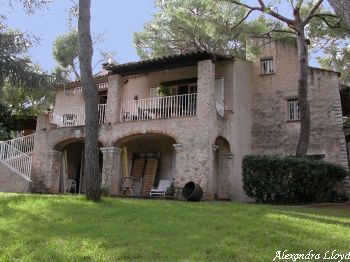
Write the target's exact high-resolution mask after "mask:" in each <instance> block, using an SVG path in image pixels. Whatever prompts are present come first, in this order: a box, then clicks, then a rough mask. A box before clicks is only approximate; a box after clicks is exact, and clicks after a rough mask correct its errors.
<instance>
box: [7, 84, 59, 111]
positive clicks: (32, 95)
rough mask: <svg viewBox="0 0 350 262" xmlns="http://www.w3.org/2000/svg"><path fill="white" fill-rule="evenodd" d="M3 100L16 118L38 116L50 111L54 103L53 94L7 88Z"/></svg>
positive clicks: (21, 88) (45, 90)
mask: <svg viewBox="0 0 350 262" xmlns="http://www.w3.org/2000/svg"><path fill="white" fill-rule="evenodd" d="M2 100H3V102H4V104H5V105H7V107H8V109H9V110H10V112H11V114H12V115H14V116H37V115H40V114H43V113H44V112H45V111H47V110H48V108H49V107H50V105H51V104H52V102H53V92H50V91H49V90H47V89H44V90H40V89H38V90H29V89H27V88H23V87H14V86H5V88H4V90H3V98H2Z"/></svg>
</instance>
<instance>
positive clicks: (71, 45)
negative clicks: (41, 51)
mask: <svg viewBox="0 0 350 262" xmlns="http://www.w3.org/2000/svg"><path fill="white" fill-rule="evenodd" d="M78 39H79V35H78V31H77V30H75V29H73V30H72V31H70V32H68V33H67V34H65V35H62V36H59V37H57V38H56V40H55V41H54V43H53V50H52V53H53V56H54V58H55V60H56V61H57V63H58V64H59V68H60V69H61V70H62V71H64V72H66V73H67V74H70V73H72V72H73V73H74V75H75V78H76V79H80V74H79V72H78V70H77V63H76V60H77V58H78V56H79V44H78Z"/></svg>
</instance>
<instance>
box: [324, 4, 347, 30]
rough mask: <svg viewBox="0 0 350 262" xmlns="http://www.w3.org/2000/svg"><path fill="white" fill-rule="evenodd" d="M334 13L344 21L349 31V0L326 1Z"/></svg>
mask: <svg viewBox="0 0 350 262" xmlns="http://www.w3.org/2000/svg"><path fill="white" fill-rule="evenodd" d="M328 1H329V3H330V4H331V6H332V7H333V9H334V11H335V13H336V14H337V15H338V16H339V17H340V18H341V19H342V20H343V21H344V23H345V24H346V26H347V28H348V29H349V30H350V1H349V0H328Z"/></svg>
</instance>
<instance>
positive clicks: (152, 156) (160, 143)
mask: <svg viewBox="0 0 350 262" xmlns="http://www.w3.org/2000/svg"><path fill="white" fill-rule="evenodd" d="M164 133H165V132H159V131H158V132H154V130H153V131H152V133H151V132H146V133H141V132H128V133H127V134H126V135H125V136H123V137H121V138H120V139H118V140H117V141H115V143H114V146H115V147H117V148H120V149H121V155H120V163H121V172H122V173H121V175H120V177H121V180H122V181H123V178H125V177H128V178H131V179H132V192H125V194H127V193H130V194H132V195H133V196H143V197H147V196H149V191H150V190H151V188H153V187H154V186H157V185H158V182H159V181H160V180H168V181H172V180H174V179H175V176H176V172H175V167H176V153H175V149H174V147H173V145H174V144H176V143H177V141H176V140H175V138H174V137H172V136H169V135H168V134H164ZM123 193H124V192H123Z"/></svg>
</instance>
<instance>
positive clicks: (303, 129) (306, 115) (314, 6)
mask: <svg viewBox="0 0 350 262" xmlns="http://www.w3.org/2000/svg"><path fill="white" fill-rule="evenodd" d="M228 1H229V2H231V3H234V4H236V5H238V6H243V7H245V8H246V9H247V10H248V11H247V14H250V13H252V12H254V11H258V12H260V13H263V14H266V15H268V16H269V17H271V18H273V19H276V20H277V21H280V22H282V23H284V24H285V25H286V26H288V30H284V31H285V33H286V34H292V35H294V37H295V38H296V42H297V48H298V61H299V64H298V67H299V70H298V71H299V72H298V74H299V77H298V99H299V107H300V136H299V142H298V145H297V149H296V156H297V157H305V156H306V155H307V150H308V146H309V140H310V108H309V103H308V98H307V95H308V83H307V79H308V41H307V39H306V28H307V26H308V25H309V24H310V22H311V21H312V20H313V19H320V20H322V21H323V22H324V25H325V26H329V19H331V20H332V19H334V18H335V15H333V14H330V13H323V12H321V10H322V9H321V6H322V3H323V0H317V1H308V2H307V3H306V4H305V3H304V1H300V0H289V1H288V2H289V4H290V6H291V8H292V10H293V14H292V16H293V18H288V17H286V16H283V15H281V14H280V13H278V11H277V8H276V6H273V4H269V5H266V4H265V2H264V0H258V4H257V6H251V5H248V4H245V3H242V2H240V1H236V0H228Z"/></svg>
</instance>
